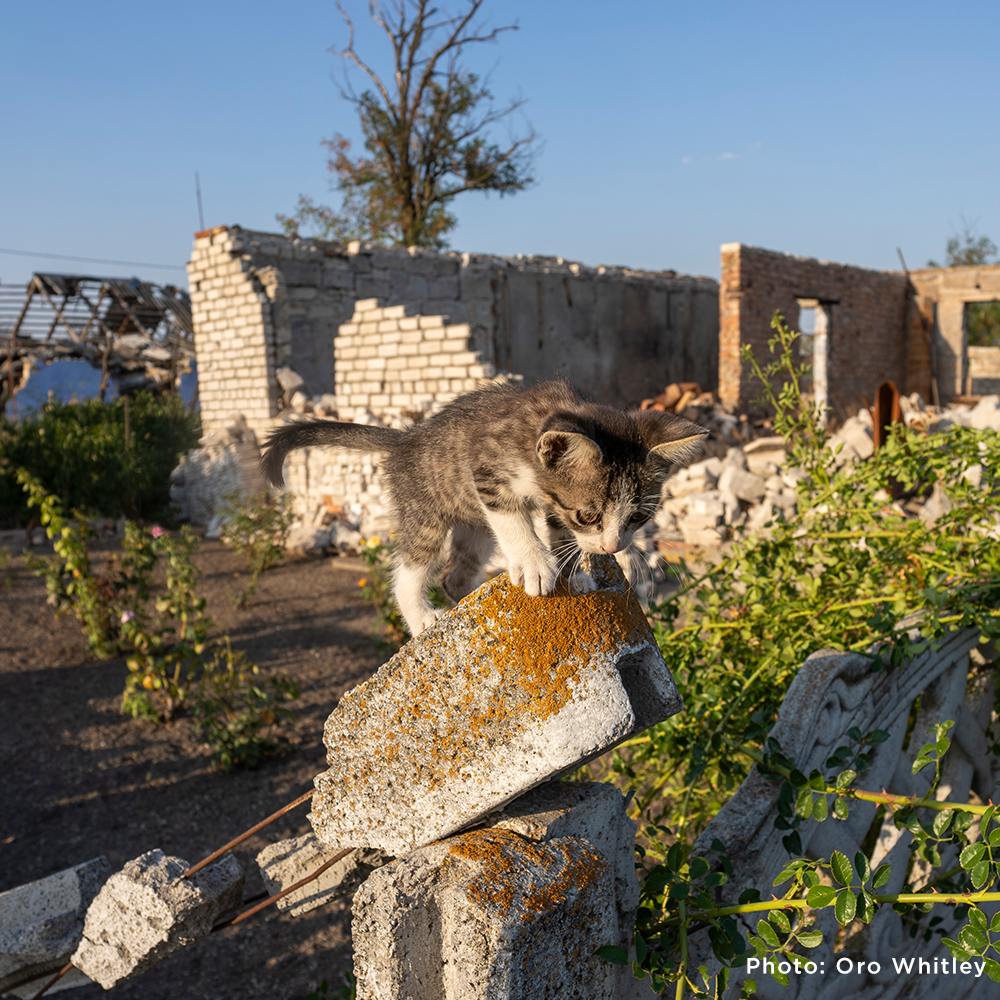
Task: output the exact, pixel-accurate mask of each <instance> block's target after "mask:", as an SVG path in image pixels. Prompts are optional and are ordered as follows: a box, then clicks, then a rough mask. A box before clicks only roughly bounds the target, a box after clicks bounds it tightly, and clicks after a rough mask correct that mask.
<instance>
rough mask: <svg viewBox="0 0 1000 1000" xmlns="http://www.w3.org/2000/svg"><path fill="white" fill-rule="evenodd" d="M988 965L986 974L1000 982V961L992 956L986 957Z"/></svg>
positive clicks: (985, 960) (985, 961)
mask: <svg viewBox="0 0 1000 1000" xmlns="http://www.w3.org/2000/svg"><path fill="white" fill-rule="evenodd" d="M983 962H984V963H985V965H986V975H987V976H989V977H990V979H992V980H993V982H995V983H1000V962H995V961H994V960H993V959H992V958H984V959H983Z"/></svg>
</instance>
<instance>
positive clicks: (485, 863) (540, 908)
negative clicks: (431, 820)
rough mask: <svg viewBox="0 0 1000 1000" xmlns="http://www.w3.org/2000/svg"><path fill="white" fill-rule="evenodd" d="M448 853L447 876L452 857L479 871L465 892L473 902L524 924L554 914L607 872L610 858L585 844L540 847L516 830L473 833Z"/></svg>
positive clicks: (562, 842)
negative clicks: (571, 897)
mask: <svg viewBox="0 0 1000 1000" xmlns="http://www.w3.org/2000/svg"><path fill="white" fill-rule="evenodd" d="M448 853H449V857H448V858H447V859H446V861H445V865H444V870H445V871H447V870H448V869H453V867H454V862H453V861H452V858H453V857H454V858H462V859H463V860H465V861H468V862H472V863H473V865H474V866H475V867H476V868H477V869H478V871H477V872H476V873H475V874H474V875H473V876H472V878H471V879H469V881H468V882H467V884H466V886H465V889H466V892H467V893H468V895H469V898H470V899H471V900H472V901H473V902H475V903H476V904H477V905H478V906H480V907H481V908H482V909H484V910H489V911H492V912H495V913H497V914H498V915H500V916H502V917H503V918H505V919H509V918H511V917H514V918H515V919H519V920H520V921H521V922H522V923H529V922H530V921H532V920H535V919H536V918H537V917H540V916H542V915H543V914H546V913H551V912H552V911H553V910H555V909H557V908H558V907H559V906H562V905H563V904H564V903H565V902H566V900H567V898H568V896H569V895H570V894H571V893H578V892H580V891H582V890H583V889H585V888H586V887H587V886H588V885H591V884H592V883H593V882H594V881H596V880H597V879H598V878H600V877H601V876H602V875H603V874H604V873H605V872H606V871H607V870H608V862H607V861H606V860H605V858H604V857H603V856H602V855H601V854H599V853H598V852H597V851H595V850H594V849H593V848H591V847H590V846H589V845H588V844H586V843H584V842H582V841H576V840H568V839H564V840H560V841H556V842H554V843H541V844H539V843H535V842H533V841H531V840H528V839H527V838H525V837H522V836H521V835H520V834H517V833H514V832H513V831H511V830H498V829H489V830H473V831H472V832H471V833H466V834H463V835H462V836H461V837H457V838H456V839H455V840H454V841H453V842H452V843H451V844H450V845H449V847H448ZM463 869H466V866H463ZM466 870H467V869H466Z"/></svg>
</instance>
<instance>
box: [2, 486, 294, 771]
mask: <svg viewBox="0 0 1000 1000" xmlns="http://www.w3.org/2000/svg"><path fill="white" fill-rule="evenodd" d="M18 479H19V480H20V481H21V483H22V484H23V487H24V489H25V491H26V492H27V493H28V495H29V503H30V504H31V505H32V506H37V507H39V509H40V511H41V518H42V523H43V524H45V525H46V530H47V532H48V535H49V538H52V539H54V541H55V545H54V547H55V551H56V554H55V555H54V556H49V557H31V558H30V559H29V563H28V565H29V568H30V569H32V570H33V571H34V572H35V573H37V574H38V575H39V576H44V577H45V579H46V588H47V590H48V592H49V597H48V602H49V603H50V604H52V605H53V606H54V607H55V610H56V614H57V615H61V614H66V613H68V612H72V613H73V614H74V615H76V617H77V619H78V620H79V622H80V624H81V626H82V628H83V631H84V634H85V635H86V636H87V647H88V649H89V650H90V651H91V652H93V653H94V654H95V655H97V656H101V657H105V658H107V657H110V656H115V655H117V654H119V653H123V654H124V655H125V663H126V666H127V667H128V676H127V677H126V680H125V691H124V693H123V695H122V711H123V712H128V713H130V714H131V715H132V716H133V717H135V718H143V719H147V720H149V721H151V722H161V723H166V722H170V721H171V720H172V719H173V718H174V717H175V716H176V715H177V713H178V712H179V711H181V710H183V709H187V710H188V711H190V712H191V714H192V715H193V717H194V719H195V723H196V725H197V727H198V729H199V731H200V732H201V733H203V734H204V737H205V740H206V742H207V743H208V744H209V746H211V747H212V750H213V754H214V756H215V758H216V760H217V761H218V763H219V765H220V766H221V767H222V768H223V770H226V771H230V770H232V769H233V768H234V767H237V766H239V765H245V766H247V767H256V766H257V765H258V764H259V763H260V761H261V759H262V758H263V757H265V756H267V755H268V754H271V753H274V751H275V750H276V749H277V748H278V744H277V741H276V740H275V738H274V735H273V734H274V732H275V731H276V729H277V727H278V726H279V725H280V724H281V722H282V721H284V720H286V719H290V718H293V717H294V715H293V713H292V712H291V711H290V710H289V709H288V708H287V707H286V703H287V702H289V701H294V700H295V699H296V698H298V697H299V694H300V691H299V688H298V687H297V686H296V685H295V684H294V683H292V682H291V681H289V680H288V679H287V678H285V677H284V676H283V675H275V676H272V677H268V678H260V668H259V667H257V666H255V665H254V664H252V663H250V662H249V661H248V660H247V658H246V654H245V653H243V652H233V649H232V646H231V644H230V641H229V637H228V636H226V635H213V633H214V630H215V625H214V623H213V622H212V620H211V619H210V618H209V617H208V616H207V615H206V614H205V599H204V598H203V597H200V596H199V595H198V590H197V583H198V576H199V571H198V568H197V567H196V566H195V564H194V562H193V561H192V556H193V554H194V553H195V551H196V550H197V547H198V539H197V538H196V537H195V536H194V534H193V533H192V532H191V531H190V529H189V528H187V527H186V526H185V527H184V528H182V529H181V531H180V532H179V533H178V534H172V533H171V532H169V531H167V530H166V529H165V528H162V527H160V526H159V525H156V526H154V527H153V528H152V529H146V528H140V527H138V526H137V525H136V524H134V523H133V522H131V521H127V522H126V523H125V539H124V542H123V544H122V554H121V555H120V556H112V557H110V558H108V559H107V560H106V562H105V569H104V571H103V572H95V571H94V569H93V567H92V565H91V560H90V552H89V551H88V549H87V537H88V529H87V526H86V523H85V522H84V521H82V520H79V519H77V520H75V521H73V520H70V519H69V518H67V517H66V516H65V515H64V514H63V511H62V508H61V506H60V504H59V500H58V498H57V497H55V496H52V495H47V494H46V493H45V490H44V487H42V485H41V484H40V483H39V482H38V480H36V479H34V478H33V477H32V476H31V475H29V474H28V473H27V472H26V471H25V470H23V469H22V470H20V471H19V473H18ZM157 568H159V569H160V570H161V572H162V573H163V578H164V585H163V587H162V588H160V589H159V590H158V591H156V590H154V587H153V577H154V573H155V572H156V570H157Z"/></svg>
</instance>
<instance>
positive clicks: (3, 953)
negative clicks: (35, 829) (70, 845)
mask: <svg viewBox="0 0 1000 1000" xmlns="http://www.w3.org/2000/svg"><path fill="white" fill-rule="evenodd" d="M110 874H111V865H110V864H109V863H108V859H107V858H105V857H99V858H94V859H93V860H92V861H87V862H84V863H83V864H81V865H75V866H74V867H73V868H66V869H64V870H63V871H61V872H56V874H55V875H49V876H48V878H42V879H38V880H37V881H35V882H28V883H27V884H26V885H20V886H18V887H17V888H16V889H8V890H7V891H6V892H2V893H0V993H7V992H8V989H7V987H8V985H9V984H10V983H14V982H17V981H18V980H19V979H24V978H26V977H27V976H32V975H36V974H42V973H48V972H55V971H56V970H58V969H60V968H62V966H64V965H65V964H66V963H67V962H68V961H69V957H70V955H72V954H73V952H74V951H75V950H76V946H77V945H78V944H79V943H80V935H81V934H82V933H83V918H84V916H85V914H86V912H87V907H88V906H90V903H91V901H92V900H93V898H94V897H95V896H96V895H97V893H98V892H99V891H100V889H101V886H102V885H104V883H105V881H106V880H107V878H108V876H109V875H110ZM66 980H69V982H66ZM87 982H90V980H89V979H87V978H86V977H85V976H83V975H80V974H77V975H76V976H73V977H72V978H71V977H70V976H64V977H63V978H62V979H61V980H60V981H59V983H58V988H60V989H68V988H70V987H72V986H82V985H84V984H85V983H87ZM40 986H41V980H39V981H38V982H35V983H32V984H30V985H28V986H24V987H23V988H21V989H19V990H14V991H11V992H12V994H13V995H14V996H22V995H23V996H29V997H30V996H34V995H35V994H36V993H37V992H38V990H39V987H40ZM55 990H56V988H53V991H55Z"/></svg>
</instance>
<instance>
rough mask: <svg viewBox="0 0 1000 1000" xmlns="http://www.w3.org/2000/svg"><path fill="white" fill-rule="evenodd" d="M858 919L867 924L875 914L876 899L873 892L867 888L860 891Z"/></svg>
mask: <svg viewBox="0 0 1000 1000" xmlns="http://www.w3.org/2000/svg"><path fill="white" fill-rule="evenodd" d="M857 899H858V910H857V914H858V919H859V920H860V921H861V922H862V923H865V924H870V923H871V920H872V917H874V916H875V900H874V899H873V898H872V894H871V893H870V892H869V891H868V890H867V889H862V890H861V892H859V893H858V896H857Z"/></svg>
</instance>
